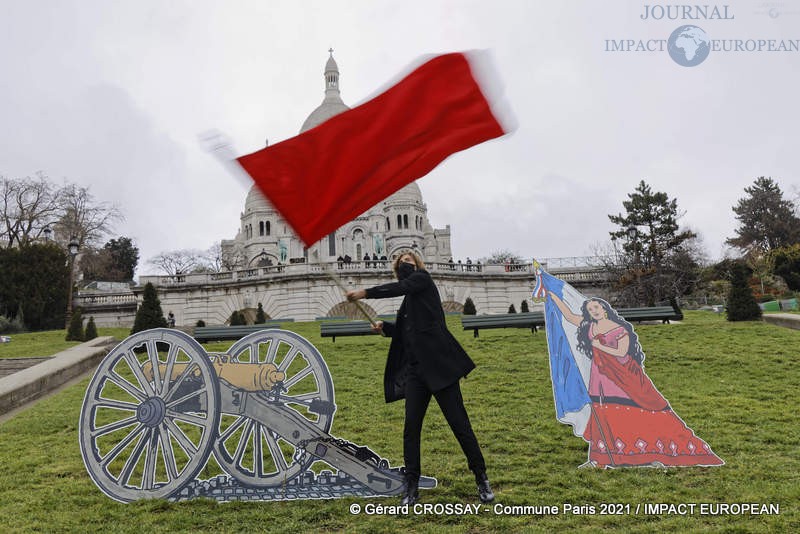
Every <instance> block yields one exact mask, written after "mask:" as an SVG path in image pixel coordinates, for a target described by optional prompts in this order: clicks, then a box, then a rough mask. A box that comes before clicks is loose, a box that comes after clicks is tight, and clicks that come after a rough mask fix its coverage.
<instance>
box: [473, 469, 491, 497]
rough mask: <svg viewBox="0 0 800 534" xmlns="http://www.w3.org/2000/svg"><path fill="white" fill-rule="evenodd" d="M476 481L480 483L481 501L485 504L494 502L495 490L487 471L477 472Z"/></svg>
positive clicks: (479, 494)
mask: <svg viewBox="0 0 800 534" xmlns="http://www.w3.org/2000/svg"><path fill="white" fill-rule="evenodd" d="M475 483H476V484H477V485H478V498H479V499H480V500H481V502H482V503H484V504H485V503H489V502H492V501H493V500H494V492H493V491H492V487H491V486H490V485H489V477H487V476H486V473H485V472H483V471H481V472H478V473H475Z"/></svg>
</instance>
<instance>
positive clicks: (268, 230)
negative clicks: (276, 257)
mask: <svg viewBox="0 0 800 534" xmlns="http://www.w3.org/2000/svg"><path fill="white" fill-rule="evenodd" d="M269 226H270V225H269V221H267V235H269V232H270V229H269Z"/></svg>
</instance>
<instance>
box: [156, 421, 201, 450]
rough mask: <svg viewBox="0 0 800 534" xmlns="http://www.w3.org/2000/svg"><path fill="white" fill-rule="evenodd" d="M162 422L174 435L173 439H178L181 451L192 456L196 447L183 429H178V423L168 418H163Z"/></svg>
mask: <svg viewBox="0 0 800 534" xmlns="http://www.w3.org/2000/svg"><path fill="white" fill-rule="evenodd" d="M164 424H165V425H167V429H168V430H169V431H170V433H172V435H173V436H175V439H177V440H178V444H179V445H180V446H181V449H182V450H183V452H185V453H186V454H188V455H189V456H193V455H194V454H195V453H197V447H196V446H195V444H194V443H192V440H190V439H189V438H188V437H187V436H186V434H184V433H183V430H181V429H180V427H179V426H178V425H176V424H175V423H173V422H172V421H170V420H169V419H164Z"/></svg>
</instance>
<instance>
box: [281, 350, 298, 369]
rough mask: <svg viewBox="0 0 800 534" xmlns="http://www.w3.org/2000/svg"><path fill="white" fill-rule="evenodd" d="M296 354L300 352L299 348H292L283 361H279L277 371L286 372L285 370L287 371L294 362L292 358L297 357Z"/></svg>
mask: <svg viewBox="0 0 800 534" xmlns="http://www.w3.org/2000/svg"><path fill="white" fill-rule="evenodd" d="M298 352H300V347H294V348H292V350H291V351H290V352H289V353H288V354H287V355H286V357H285V358H284V359H283V361H281V364H280V365H279V366H278V371H286V369H288V368H289V366H290V365H291V364H292V361H293V360H294V357H295V356H297V353H298Z"/></svg>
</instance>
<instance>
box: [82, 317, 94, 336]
mask: <svg viewBox="0 0 800 534" xmlns="http://www.w3.org/2000/svg"><path fill="white" fill-rule="evenodd" d="M96 337H97V325H95V324H94V317H89V322H88V323H86V333H85V334H84V335H83V340H84V341H90V340H92V339H94V338H96Z"/></svg>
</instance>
